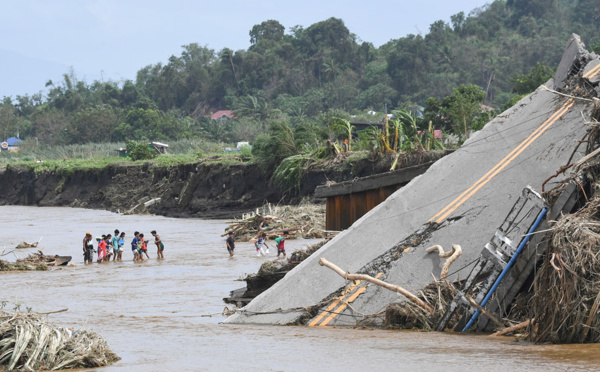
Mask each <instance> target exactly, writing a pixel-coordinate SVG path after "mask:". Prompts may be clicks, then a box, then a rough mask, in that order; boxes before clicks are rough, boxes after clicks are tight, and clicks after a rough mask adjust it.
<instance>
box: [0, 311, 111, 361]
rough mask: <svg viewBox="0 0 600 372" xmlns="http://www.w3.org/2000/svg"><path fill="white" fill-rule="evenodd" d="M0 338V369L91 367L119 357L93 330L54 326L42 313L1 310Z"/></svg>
mask: <svg viewBox="0 0 600 372" xmlns="http://www.w3.org/2000/svg"><path fill="white" fill-rule="evenodd" d="M59 311H64V310H59ZM48 313H52V312H48ZM0 340H1V341H0V369H2V370H4V369H6V370H7V371H13V370H24V371H34V370H35V371H39V370H59V369H69V368H94V367H101V366H106V365H108V364H111V363H114V362H115V361H117V360H119V359H120V358H119V357H118V356H117V355H116V354H115V353H113V352H112V350H110V348H109V347H108V345H107V343H106V341H105V340H104V339H103V338H102V337H100V336H98V335H97V334H96V333H93V332H88V331H83V330H71V329H69V328H63V327H57V326H54V325H52V324H50V323H48V322H47V321H46V319H45V317H44V316H42V313H8V312H4V311H0Z"/></svg>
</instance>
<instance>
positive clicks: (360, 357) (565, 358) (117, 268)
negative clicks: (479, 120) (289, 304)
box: [0, 206, 600, 372]
mask: <svg viewBox="0 0 600 372" xmlns="http://www.w3.org/2000/svg"><path fill="white" fill-rule="evenodd" d="M226 226H227V224H226V222H225V221H214V220H198V219H173V218H165V217H157V216H147V215H129V216H125V215H119V214H114V213H110V212H105V211H95V210H85V209H74V208H38V207H18V206H0V252H1V251H2V249H3V248H4V247H5V248H6V251H9V250H10V249H11V248H12V247H15V246H16V245H17V244H19V243H21V242H23V241H27V242H34V241H37V240H38V239H40V237H43V239H42V241H41V243H40V247H42V248H43V250H44V252H45V253H46V254H59V255H70V256H73V260H72V264H73V266H71V267H64V268H58V269H52V270H51V271H47V272H23V273H0V301H9V302H10V305H8V306H7V307H11V306H13V307H14V305H13V304H15V303H21V304H22V305H21V309H25V308H26V307H30V308H32V309H33V311H39V312H44V311H52V310H58V309H63V308H68V309H69V310H68V312H63V313H58V314H51V315H49V319H50V321H52V322H53V323H55V324H59V325H62V326H67V327H73V328H76V329H88V330H92V331H95V332H97V333H99V334H100V335H102V336H103V337H104V338H105V339H106V340H107V341H108V344H109V346H110V347H111V349H113V351H115V352H116V353H117V354H118V355H119V356H120V357H121V360H120V361H118V362H117V363H115V364H113V365H110V366H107V367H104V368H99V369H97V370H101V371H119V372H121V371H203V370H209V371H217V370H219V371H222V370H247V371H306V370H340V371H341V370H343V371H365V370H404V371H413V370H414V371H417V370H420V371H422V370H428V371H444V372H449V371H465V370H474V371H481V370H485V371H513V370H528V371H550V370H557V371H564V370H581V371H587V370H598V369H599V367H600V346H599V345H532V344H528V343H524V342H516V341H515V340H514V338H510V337H488V336H473V335H467V336H465V335H458V334H451V333H435V332H429V333H426V332H406V331H385V330H357V329H344V328H309V327H281V326H254V325H253V326H246V325H244V326H240V325H224V324H220V322H221V321H223V319H225V317H224V316H223V315H220V313H221V312H222V311H223V309H224V307H225V304H224V303H223V301H222V298H223V297H226V296H227V295H228V294H229V291H230V290H232V289H237V288H240V287H243V286H244V285H245V283H244V282H241V281H239V279H240V278H242V277H244V276H245V275H246V274H247V273H253V272H256V271H257V270H258V268H259V266H260V264H261V263H262V262H263V261H264V260H265V258H257V257H256V256H255V250H254V247H253V245H251V243H238V244H237V248H236V255H235V258H234V259H229V258H228V254H227V251H226V249H225V242H224V238H222V237H221V236H220V234H221V233H222V232H223V231H224V228H225V227H226ZM115 228H118V229H119V230H121V231H125V232H126V233H127V239H126V241H127V242H128V243H129V242H130V241H131V239H132V233H133V231H134V230H137V231H140V232H143V233H144V234H145V236H147V237H148V236H150V231H151V230H157V231H158V233H159V235H160V236H161V237H162V239H163V241H164V242H165V246H166V248H165V260H161V261H159V260H156V249H155V248H154V245H153V244H150V245H149V253H150V257H151V259H150V260H148V261H146V262H144V263H134V262H132V254H131V250H130V249H129V248H128V246H126V247H125V248H126V249H125V252H124V256H123V262H116V263H113V262H110V263H108V264H101V265H100V264H92V265H88V266H86V265H84V264H83V256H82V250H81V241H82V239H83V236H84V235H85V232H86V231H90V232H91V233H92V234H93V235H94V236H98V235H101V234H103V233H104V234H106V233H112V231H113V230H114V229H115ZM314 242H315V241H314V240H312V241H311V240H295V241H288V242H287V243H286V248H287V251H288V252H291V251H293V250H294V249H295V248H300V247H305V246H307V245H309V244H312V243H314ZM26 251H27V250H19V254H20V255H21V256H24V255H25V254H26V253H25V252H26ZM29 251H31V252H34V251H35V249H33V250H29ZM272 252H273V249H271V253H272ZM7 257H8V258H9V259H10V256H7ZM7 257H5V258H7ZM230 306H231V305H230ZM210 314H217V315H214V316H206V315H210Z"/></svg>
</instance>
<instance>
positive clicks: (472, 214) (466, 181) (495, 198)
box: [226, 38, 593, 325]
mask: <svg viewBox="0 0 600 372" xmlns="http://www.w3.org/2000/svg"><path fill="white" fill-rule="evenodd" d="M572 43H575V45H573V44H572ZM578 43H579V42H578V39H577V38H575V39H572V40H571V41H570V44H569V46H568V50H567V52H566V53H565V54H569V55H568V56H567V57H568V58H567V59H572V58H571V57H570V56H571V55H573V53H575V54H577V53H578V52H579V49H580V48H579V47H580V45H579V44H578ZM574 51H575V52H574ZM580 61H581V60H573V61H572V65H571V67H573V63H579V62H580ZM563 67H565V68H566V66H563ZM581 67H582V68H583V67H585V66H581ZM565 76H566V75H565ZM547 84H548V86H549V87H553V86H554V82H553V81H552V80H550V81H549V82H548V83H547ZM592 106H593V105H592V104H591V103H590V102H589V101H577V100H573V99H571V98H567V97H564V96H559V95H556V94H554V93H551V92H549V91H547V90H545V89H541V88H540V89H538V90H537V91H535V92H534V93H532V94H530V95H528V96H527V97H525V98H523V99H522V100H521V101H519V102H518V103H517V104H516V105H515V106H514V107H512V108H511V109H509V110H507V111H505V112H504V113H502V114H501V115H499V116H498V117H496V118H495V119H494V120H492V121H491V122H490V123H488V124H487V125H486V126H485V127H484V128H483V129H482V130H481V131H480V132H478V133H476V134H474V135H473V136H472V137H471V138H470V139H469V140H467V141H466V142H465V143H464V145H463V146H462V147H461V148H460V149H458V150H456V151H455V152H454V153H452V154H450V155H448V156H446V157H444V158H442V159H440V160H438V161H437V162H436V163H434V164H433V165H432V166H431V167H430V168H429V169H428V170H427V172H426V173H425V174H423V175H421V176H418V177H416V178H414V179H413V180H412V181H411V182H410V183H409V184H407V185H406V186H404V187H403V188H401V189H400V190H398V191H397V192H396V193H394V194H393V195H392V196H390V197H389V198H388V199H387V200H386V201H385V202H383V203H381V204H380V205H378V206H377V207H376V208H374V209H372V210H371V211H369V212H368V213H367V214H366V215H364V216H363V217H362V218H361V219H359V220H358V221H356V222H355V223H354V224H353V225H352V226H351V227H350V228H349V229H347V230H345V231H343V232H342V233H340V234H339V235H338V236H337V237H335V238H334V239H333V240H331V241H330V242H329V243H328V244H326V245H325V246H323V247H322V248H321V249H320V250H319V251H317V252H316V253H315V254H313V255H312V256H311V257H309V258H308V259H307V260H305V261H304V262H302V263H301V264H300V265H299V266H297V267H296V268H295V269H294V270H292V271H291V272H289V273H288V274H287V275H286V276H285V277H284V278H283V279H282V280H280V281H279V282H278V283H276V284H275V285H274V286H273V287H271V288H270V289H269V290H267V291H265V292H264V293H262V294H261V295H260V296H258V297H257V298H256V299H254V300H253V301H252V302H251V303H250V304H249V305H247V306H246V307H245V308H244V309H242V311H240V312H238V313H236V314H234V315H232V316H231V317H229V318H228V319H227V320H226V322H228V323H266V324H288V323H290V322H296V321H298V320H299V319H300V318H301V317H303V316H304V317H306V312H307V310H306V309H307V308H308V307H311V306H314V305H315V304H319V303H322V301H325V300H327V299H328V298H332V297H333V296H334V295H335V294H337V293H340V292H341V290H342V289H343V288H344V287H346V284H347V283H345V282H344V280H343V279H341V278H340V277H339V276H336V275H335V274H334V273H331V272H329V270H324V269H323V268H321V267H320V266H319V265H318V260H319V258H321V257H324V258H326V259H328V260H330V261H332V262H336V264H338V265H339V266H340V267H341V268H342V269H343V270H348V271H350V272H359V273H367V274H370V275H371V276H376V275H380V279H382V280H385V281H387V282H389V283H394V284H398V285H400V286H402V287H404V288H406V289H408V290H410V291H413V292H414V293H416V292H418V291H420V290H421V289H422V288H424V287H425V286H426V285H427V284H428V283H430V282H431V280H432V277H431V275H432V274H433V275H435V276H436V277H439V275H440V271H441V268H442V264H443V262H441V261H440V259H439V257H437V256H435V255H427V253H426V252H425V249H426V248H427V247H429V246H431V245H435V244H439V245H442V246H444V247H445V246H448V247H449V246H451V245H452V244H459V245H461V246H462V249H463V254H462V256H461V257H460V258H459V259H458V260H457V261H456V262H455V263H454V265H453V268H456V269H457V270H458V269H461V268H462V270H459V271H457V272H454V273H452V272H451V273H450V275H449V279H450V280H454V279H457V278H459V277H460V278H464V277H466V276H467V275H468V273H469V271H470V268H471V265H473V264H474V262H475V260H476V259H477V258H478V257H479V254H480V252H481V249H482V247H483V246H484V245H485V244H486V243H487V242H488V241H489V238H490V234H492V233H493V232H494V231H495V229H496V228H497V227H498V226H499V225H500V223H501V222H502V221H503V219H504V218H505V216H506V215H507V213H508V211H509V209H510V208H511V206H512V205H513V204H514V202H515V200H516V199H517V198H518V197H519V195H520V194H521V191H522V189H523V188H524V187H525V186H527V185H531V186H532V187H534V188H535V189H538V190H540V189H541V185H542V183H543V182H544V181H545V180H546V179H547V178H548V177H549V176H551V175H553V174H555V172H556V171H557V170H558V169H559V168H560V167H561V166H562V165H564V164H566V163H567V161H568V160H569V159H572V160H573V161H576V160H577V159H579V158H580V157H581V156H582V155H583V154H582V152H581V151H575V152H573V151H574V148H575V147H576V144H577V141H578V140H581V139H582V138H583V137H584V135H585V133H586V129H587V127H586V124H585V122H584V119H583V118H582V115H583V116H584V117H586V116H587V117H589V113H590V110H591V107H592ZM554 181H555V182H562V181H563V179H558V178H557V179H555V180H554ZM549 186H551V185H549ZM357 288H358V287H357ZM361 288H364V289H360V291H361V293H358V292H357V293H358V294H357V295H356V297H353V303H352V307H347V308H345V310H344V311H343V312H341V314H340V315H339V316H336V317H334V318H333V319H331V321H330V322H329V325H355V324H356V322H357V321H358V320H360V319H362V314H375V313H378V312H380V311H381V310H382V309H384V308H385V306H387V305H388V304H389V303H392V302H395V301H399V298H398V297H397V295H395V294H391V293H388V292H387V291H385V290H382V289H379V288H378V287H373V286H367V287H361ZM357 290H358V289H357ZM327 303H328V302H327ZM354 310H356V311H357V312H354ZM303 319H304V318H303Z"/></svg>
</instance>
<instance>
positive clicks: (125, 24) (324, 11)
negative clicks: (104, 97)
mask: <svg viewBox="0 0 600 372" xmlns="http://www.w3.org/2000/svg"><path fill="white" fill-rule="evenodd" d="M490 1H491V0H452V1H447V0H418V1H398V0H371V1H364V0H361V1H358V0H344V1H342V0H320V1H316V0H302V1H293V2H291V1H285V0H279V1H276V0H254V1H241V0H239V1H238V0H236V1H227V0H221V1H206V0H196V1H192V0H190V1H188V0H170V1H162V0H19V1H11V0H0V34H1V35H2V38H1V40H2V43H0V97H3V96H12V97H13V98H14V97H15V96H16V95H24V94H29V95H31V94H33V93H37V92H40V91H42V92H46V89H45V87H44V85H45V83H46V81H48V80H49V79H53V80H55V81H56V80H61V76H62V74H64V73H67V72H68V71H69V70H70V68H71V67H72V68H73V69H74V71H75V74H76V75H77V77H78V78H79V79H81V80H85V81H87V82H88V83H90V82H92V81H94V80H97V79H103V80H113V81H119V82H120V81H122V80H125V79H131V80H135V74H136V72H137V71H138V70H139V69H141V68H143V67H144V66H147V65H151V64H156V63H158V62H163V63H164V62H166V61H167V60H168V58H169V57H170V56H171V55H177V56H179V55H180V53H181V50H182V49H181V46H182V45H186V44H190V43H198V44H200V45H202V46H208V47H209V48H212V49H214V50H215V51H218V50H221V49H222V48H224V47H228V48H231V49H234V50H238V49H247V48H248V47H249V45H250V37H249V35H248V32H249V31H250V29H251V28H252V26H254V25H256V24H259V23H261V22H263V21H266V20H269V19H274V20H277V21H279V22H280V23H281V24H282V25H283V26H285V28H286V33H287V32H288V31H289V29H290V28H291V27H293V26H296V25H301V26H303V27H305V28H306V27H308V26H310V25H312V24H313V23H316V22H319V21H322V20H325V19H327V18H330V17H336V18H341V19H342V20H343V21H344V23H345V24H346V27H348V29H349V30H350V32H352V33H354V34H356V35H357V36H358V38H360V39H361V40H363V41H368V42H371V43H373V44H374V45H375V46H377V47H378V46H380V45H382V44H384V43H386V42H388V41H389V40H391V39H397V38H400V37H403V36H406V35H408V34H423V35H424V34H426V33H427V32H428V30H429V25H430V24H431V23H433V22H435V21H436V20H439V19H442V20H445V21H447V22H449V21H450V16H451V15H453V14H456V13H458V12H460V11H464V12H465V13H466V14H468V13H469V12H470V11H471V10H473V9H475V8H478V7H481V6H483V5H485V4H487V3H489V2H490Z"/></svg>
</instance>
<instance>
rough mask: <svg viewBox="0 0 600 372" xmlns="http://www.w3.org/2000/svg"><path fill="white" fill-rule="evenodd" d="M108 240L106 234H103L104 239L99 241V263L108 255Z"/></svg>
mask: <svg viewBox="0 0 600 372" xmlns="http://www.w3.org/2000/svg"><path fill="white" fill-rule="evenodd" d="M96 239H98V238H96ZM106 240H107V239H106V235H102V239H100V242H98V263H101V262H102V261H104V257H106V245H107V244H108V242H107V241H106Z"/></svg>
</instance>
